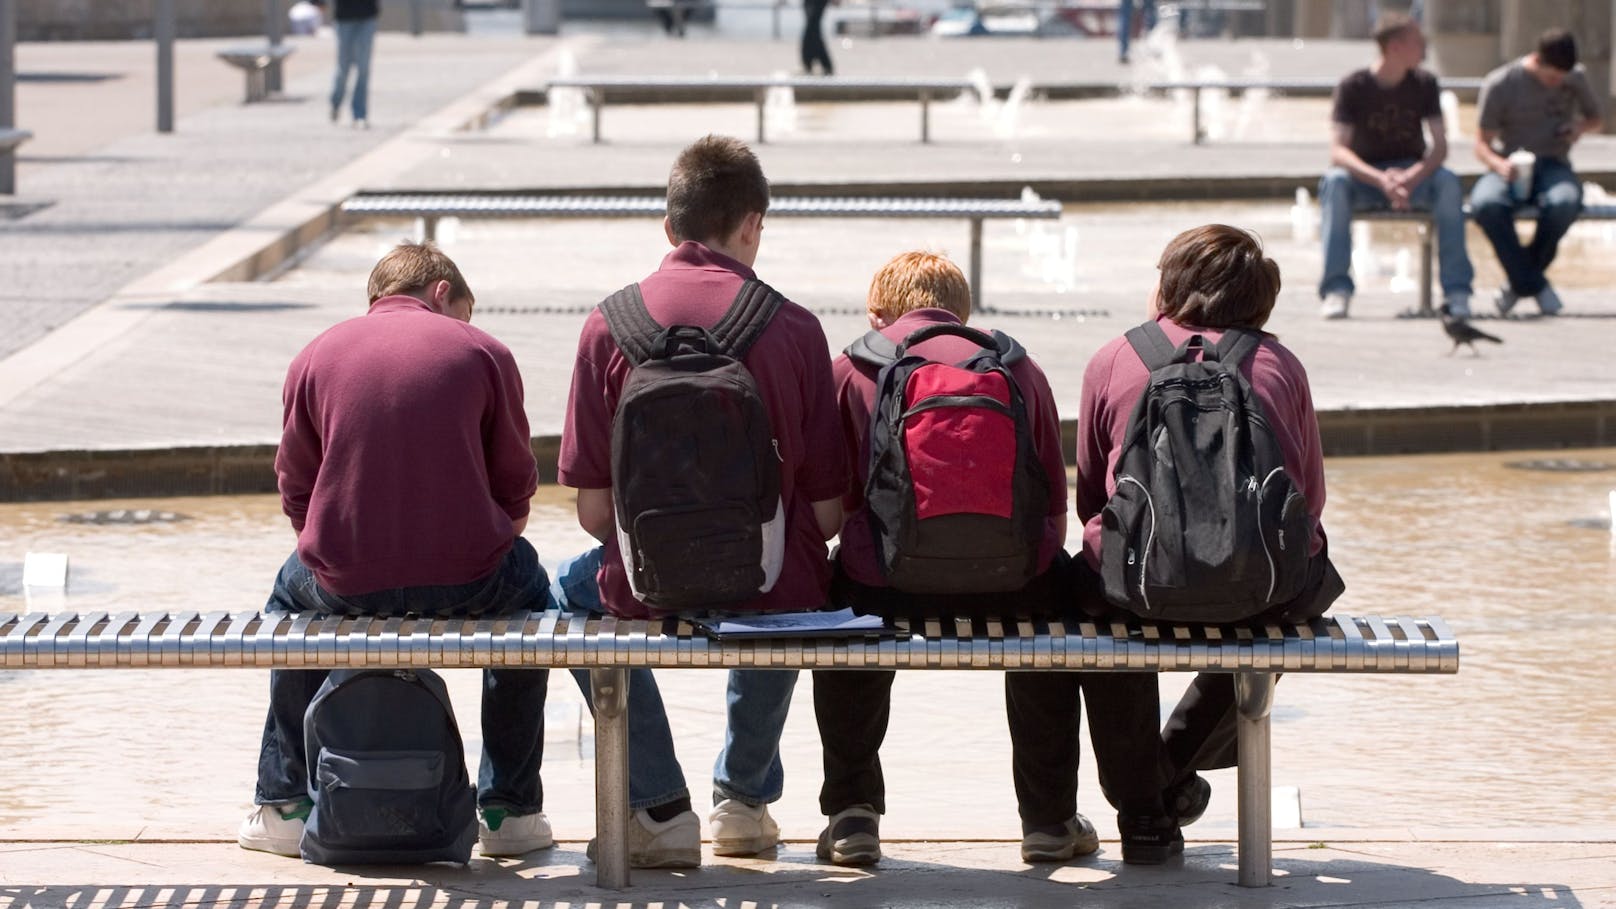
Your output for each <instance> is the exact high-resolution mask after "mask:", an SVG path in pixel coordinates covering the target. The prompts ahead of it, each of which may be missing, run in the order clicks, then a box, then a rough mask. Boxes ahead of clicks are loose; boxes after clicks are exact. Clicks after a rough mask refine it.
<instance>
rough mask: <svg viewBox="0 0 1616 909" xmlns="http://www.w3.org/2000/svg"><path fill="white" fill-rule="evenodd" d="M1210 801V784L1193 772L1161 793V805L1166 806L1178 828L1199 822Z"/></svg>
mask: <svg viewBox="0 0 1616 909" xmlns="http://www.w3.org/2000/svg"><path fill="white" fill-rule="evenodd" d="M1211 801H1212V784H1211V783H1208V782H1207V781H1206V780H1204V779H1202V778H1201V775H1200V774H1198V773H1193V772H1192V773H1191V774H1190V775H1189V776H1188V777H1187V778H1185V779H1182V780H1180V781H1178V782H1177V783H1174V784H1173V785H1171V786H1168V787H1167V789H1166V790H1165V791H1163V792H1162V804H1164V805H1166V806H1167V812H1168V813H1169V814H1171V815H1172V816H1173V817H1175V818H1177V819H1178V826H1180V827H1188V826H1189V825H1191V824H1193V823H1195V822H1196V821H1198V820H1200V819H1201V815H1203V814H1205V813H1206V806H1207V803H1208V802H1211Z"/></svg>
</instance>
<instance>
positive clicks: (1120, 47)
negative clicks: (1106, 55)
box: [1117, 0, 1156, 60]
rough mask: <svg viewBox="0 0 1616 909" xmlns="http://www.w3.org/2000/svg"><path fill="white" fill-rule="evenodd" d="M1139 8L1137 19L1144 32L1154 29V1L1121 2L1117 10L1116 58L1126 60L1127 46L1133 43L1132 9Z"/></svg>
mask: <svg viewBox="0 0 1616 909" xmlns="http://www.w3.org/2000/svg"><path fill="white" fill-rule="evenodd" d="M1136 3H1137V4H1138V6H1139V17H1140V19H1141V20H1142V24H1143V25H1144V30H1145V31H1146V32H1149V31H1150V30H1151V29H1153V28H1155V27H1156V0H1122V2H1121V4H1120V5H1119V6H1118V8H1117V57H1118V58H1119V59H1121V60H1127V59H1128V45H1129V44H1130V43H1131V42H1132V41H1133V9H1134V5H1135V4H1136Z"/></svg>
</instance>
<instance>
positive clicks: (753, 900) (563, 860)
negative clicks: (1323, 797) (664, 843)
mask: <svg viewBox="0 0 1616 909" xmlns="http://www.w3.org/2000/svg"><path fill="white" fill-rule="evenodd" d="M884 847H885V851H886V853H887V858H886V859H885V860H884V861H883V862H882V863H881V864H880V865H879V866H877V867H876V868H874V869H842V868H835V867H833V866H826V865H820V864H818V863H817V862H816V861H815V860H814V858H813V855H812V847H811V846H810V845H807V844H800V843H791V844H788V845H787V846H786V847H785V848H783V849H781V850H779V852H778V853H777V854H776V855H775V856H773V857H766V858H758V859H724V858H716V857H713V856H710V855H709V856H707V857H706V858H705V862H704V864H703V866H702V867H701V868H700V869H697V870H691V871H681V872H666V871H636V872H634V873H633V875H632V877H631V882H630V889H629V890H627V891H622V892H614V891H609V890H602V889H600V888H597V887H595V886H594V880H593V879H594V867H593V865H591V864H590V863H589V862H588V861H587V859H585V857H584V855H583V846H582V844H581V843H578V842H562V843H559V844H558V845H557V846H556V847H555V848H554V849H553V850H549V851H545V852H538V853H531V854H529V855H528V856H524V857H522V858H519V859H502V860H497V861H495V860H487V859H482V858H477V859H474V860H473V861H472V862H471V864H470V865H468V866H466V867H464V868H459V867H455V866H430V867H427V868H410V869H388V868H376V867H368V868H367V867H361V868H344V869H329V868H321V867H318V866H313V865H304V864H301V863H299V862H297V861H296V860H295V859H287V858H281V857H277V856H269V855H263V854H260V853H249V852H244V851H242V850H240V849H238V848H236V847H235V846H234V845H226V844H215V843H176V844H146V843H99V844H90V843H86V844H59V845H35V844H16V843H6V844H0V909H24V907H27V909H69V907H73V909H77V907H83V906H96V907H98V909H101V907H104V909H135V907H150V909H180V907H191V906H222V907H261V906H262V907H281V909H338V907H342V909H347V907H364V906H397V907H401V909H429V907H430V909H438V907H453V909H472V907H496V909H499V907H523V909H547V907H557V909H559V907H591V909H594V907H602V909H604V907H641V906H644V907H663V909H674V907H685V906H690V907H719V906H722V907H736V906H743V907H779V909H784V907H796V906H802V907H820V906H885V907H953V906H960V907H1029V909H1030V907H1069V906H1074V905H1081V906H1085V907H1096V909H1100V907H1128V909H1155V907H1174V909H1176V907H1183V906H1197V907H1209V909H1210V907H1241V909H1256V907H1281V906H1283V907H1346V906H1375V907H1401V906H1464V907H1466V909H1494V907H1511V906H1520V905H1532V906H1538V907H1543V909H1571V907H1577V909H1593V907H1607V906H1611V905H1616V846H1613V845H1612V844H1611V843H1608V842H1607V843H1580V842H1561V843H1545V844H1537V845H1522V844H1513V843H1512V844H1507V845H1506V844H1499V843H1491V842H1472V843H1459V844H1428V843H1408V842H1401V841H1394V842H1360V843H1353V844H1332V843H1326V842H1321V843H1313V844H1287V845H1282V846H1280V847H1278V848H1277V849H1276V850H1275V862H1274V866H1275V869H1276V877H1275V879H1274V883H1273V885H1272V886H1269V887H1264V888H1256V889H1247V888H1241V887H1238V886H1236V885H1235V884H1234V880H1233V879H1234V865H1233V860H1234V856H1233V854H1232V850H1231V848H1230V847H1229V846H1228V845H1227V844H1207V845H1195V846H1192V847H1190V849H1189V850H1188V851H1187V852H1186V854H1185V856H1184V858H1183V859H1182V860H1175V861H1174V862H1172V863H1170V864H1168V865H1165V866H1161V867H1137V866H1127V865H1123V864H1122V863H1121V862H1120V861H1119V860H1118V857H1117V846H1116V844H1115V843H1114V842H1107V843H1104V844H1102V847H1101V851H1100V853H1099V854H1098V855H1097V856H1095V857H1092V858H1086V859H1081V860H1078V861H1074V862H1072V863H1069V864H1065V865H1053V866H1028V865H1024V864H1021V863H1019V862H1017V861H1016V856H1015V851H1014V850H1015V845H1014V844H1013V843H1009V842H997V843H978V842H963V843H961V842H888V843H886V844H884Z"/></svg>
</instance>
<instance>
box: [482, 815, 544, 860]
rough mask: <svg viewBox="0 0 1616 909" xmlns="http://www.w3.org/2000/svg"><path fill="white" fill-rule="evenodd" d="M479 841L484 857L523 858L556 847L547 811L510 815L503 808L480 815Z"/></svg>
mask: <svg viewBox="0 0 1616 909" xmlns="http://www.w3.org/2000/svg"><path fill="white" fill-rule="evenodd" d="M477 842H478V843H479V844H480V845H481V846H482V850H483V855H487V856H502V855H523V854H526V853H529V852H534V851H537V850H539V849H549V848H550V847H551V846H554V845H555V837H554V836H553V835H551V833H550V820H549V819H548V818H546V817H545V816H544V812H542V811H538V812H535V813H533V814H510V813H508V812H507V811H506V810H505V809H503V808H489V809H487V810H484V811H479V812H477Z"/></svg>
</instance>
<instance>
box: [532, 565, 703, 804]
mask: <svg viewBox="0 0 1616 909" xmlns="http://www.w3.org/2000/svg"><path fill="white" fill-rule="evenodd" d="M603 555H604V551H603V550H602V549H601V547H599V546H597V547H595V548H594V549H590V550H586V551H585V552H584V553H583V554H581V555H577V556H574V557H572V558H570V559H566V560H564V561H562V563H561V564H560V565H559V566H557V567H556V574H555V581H554V582H553V583H552V584H551V585H550V596H551V598H552V599H553V600H555V602H556V604H557V605H558V606H560V607H561V608H562V609H565V610H568V611H569V612H574V613H594V614H596V615H600V614H604V613H605V609H604V608H603V607H602V606H601V605H600V586H599V584H598V583H597V581H596V580H595V579H596V573H597V572H598V571H599V570H600V562H601V558H602V556H603ZM572 678H573V681H575V682H577V683H578V690H580V691H582V692H583V694H584V703H586V704H588V705H589V710H590V713H593V712H594V710H595V706H594V699H593V698H592V697H590V688H589V672H588V670H585V669H574V670H572ZM628 740H629V749H628V804H629V807H630V808H632V809H634V810H635V811H638V810H640V809H641V808H655V807H656V806H658V805H666V804H668V803H670V802H677V801H679V800H680V799H686V798H689V797H690V790H689V789H688V788H687V787H686V786H685V772H684V770H683V769H682V768H681V767H680V766H679V756H678V755H677V754H675V753H674V750H673V731H672V730H671V729H669V728H668V711H667V708H666V707H664V706H663V704H662V692H661V691H659V690H658V689H657V683H656V676H654V675H652V674H651V670H649V669H630V670H628Z"/></svg>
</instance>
